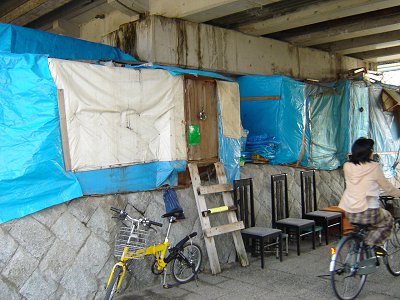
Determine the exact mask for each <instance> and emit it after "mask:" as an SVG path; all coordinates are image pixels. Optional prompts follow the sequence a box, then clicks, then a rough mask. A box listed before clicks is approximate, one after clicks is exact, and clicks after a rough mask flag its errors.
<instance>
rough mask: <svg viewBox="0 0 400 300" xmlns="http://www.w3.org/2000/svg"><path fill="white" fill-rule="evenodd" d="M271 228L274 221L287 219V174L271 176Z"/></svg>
mask: <svg viewBox="0 0 400 300" xmlns="http://www.w3.org/2000/svg"><path fill="white" fill-rule="evenodd" d="M271 199H272V203H271V210H272V227H275V225H276V221H279V220H281V219H285V218H289V203H288V190H287V174H285V173H282V174H276V175H271Z"/></svg>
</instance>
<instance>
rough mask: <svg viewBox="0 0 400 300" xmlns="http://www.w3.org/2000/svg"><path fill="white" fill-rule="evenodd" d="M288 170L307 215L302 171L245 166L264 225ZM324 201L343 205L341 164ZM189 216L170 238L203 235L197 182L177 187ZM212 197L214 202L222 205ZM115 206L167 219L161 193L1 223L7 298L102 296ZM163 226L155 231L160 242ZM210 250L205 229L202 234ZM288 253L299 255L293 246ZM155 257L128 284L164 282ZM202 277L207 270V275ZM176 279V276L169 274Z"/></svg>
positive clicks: (325, 182) (324, 185)
mask: <svg viewBox="0 0 400 300" xmlns="http://www.w3.org/2000/svg"><path fill="white" fill-rule="evenodd" d="M281 172H286V173H288V178H289V189H290V197H291V199H292V203H291V207H292V208H291V214H292V216H294V217H296V216H300V187H299V180H300V179H299V178H300V177H299V172H300V169H297V168H296V169H294V168H290V167H286V166H269V165H252V164H248V165H246V166H244V167H243V168H242V178H248V177H252V178H253V179H254V192H255V200H256V203H257V206H258V207H259V209H258V210H257V212H258V215H257V225H267V226H268V225H270V222H271V212H270V210H271V205H270V203H271V200H270V179H269V178H270V175H271V174H277V173H281ZM317 182H318V185H317V186H318V197H319V203H320V204H319V205H320V207H325V206H329V205H336V204H337V203H338V199H339V198H340V195H341V193H342V190H343V177H342V171H341V170H335V171H330V172H328V171H319V172H317ZM177 194H178V198H179V201H180V203H181V205H182V207H183V208H184V210H185V216H186V219H185V220H182V221H181V222H179V223H177V224H175V225H174V227H173V232H172V235H171V243H172V244H174V243H176V242H177V241H178V240H179V239H180V238H181V237H182V236H183V235H185V234H187V233H190V232H192V231H198V232H199V233H201V228H200V223H199V219H198V213H197V209H196V205H195V200H194V195H193V190H192V188H191V187H190V188H187V189H182V190H178V191H177ZM220 201H222V200H221V199H219V198H215V197H214V198H211V199H208V203H209V207H215V206H218V205H221V203H222V202H220ZM110 206H114V207H120V208H124V209H126V210H127V211H128V212H129V213H130V214H132V215H133V216H141V215H145V216H147V217H149V218H151V219H153V220H156V221H161V218H160V216H161V215H162V214H163V213H164V212H165V209H164V202H163V200H162V193H161V191H152V192H142V193H130V194H124V195H121V194H118V195H108V196H99V197H82V198H80V199H75V200H72V201H70V202H68V203H64V204H61V205H57V206H54V207H51V208H48V209H46V210H43V211H41V212H38V213H35V214H32V215H29V216H27V217H24V218H21V219H17V220H13V221H10V222H7V223H4V224H2V225H0V295H1V296H0V299H7V300H10V299H30V300H32V299H102V297H103V296H104V285H105V283H106V280H107V278H108V274H109V271H110V270H111V268H112V265H113V263H114V261H115V260H114V257H113V244H114V237H115V234H116V232H117V230H118V222H117V221H116V219H111V215H112V214H111V211H110V210H109V208H110ZM224 217H226V216H224V215H223V214H219V215H215V216H213V219H212V220H211V222H212V225H217V224H223V223H225V222H226V220H224ZM164 225H165V226H164V227H163V228H162V229H161V230H159V232H158V233H157V234H156V235H155V236H154V239H155V240H160V239H162V237H163V234H165V230H166V222H165V221H164ZM195 241H196V242H197V243H199V244H200V245H201V247H202V249H203V252H204V255H205V262H204V267H205V268H206V270H207V269H208V268H209V264H208V258H207V252H206V249H205V245H204V242H203V238H202V235H201V234H199V236H198V237H196V238H195ZM216 243H217V249H218V254H219V258H220V262H221V265H222V268H224V265H225V264H227V263H230V262H233V261H234V260H235V253H234V250H233V249H234V246H233V241H232V239H231V237H230V235H223V236H219V237H217V238H216ZM289 255H296V254H295V253H294V252H290V253H289ZM151 263H152V259H144V260H138V261H135V263H134V264H133V266H134V269H133V272H132V275H128V278H127V279H128V280H127V281H126V283H125V286H124V288H126V289H128V290H132V289H141V288H144V287H145V286H146V285H150V284H157V283H160V278H158V277H157V276H155V275H153V274H152V273H151V271H150V266H151ZM200 276H201V275H200ZM169 280H173V279H172V278H169Z"/></svg>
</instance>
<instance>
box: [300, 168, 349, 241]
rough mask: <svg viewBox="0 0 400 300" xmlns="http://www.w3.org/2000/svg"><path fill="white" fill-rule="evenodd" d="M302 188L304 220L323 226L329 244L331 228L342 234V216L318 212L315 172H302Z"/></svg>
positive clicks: (336, 213)
mask: <svg viewBox="0 0 400 300" xmlns="http://www.w3.org/2000/svg"><path fill="white" fill-rule="evenodd" d="M300 187H301V215H302V218H304V219H310V220H314V221H315V224H316V225H317V226H321V227H322V229H323V232H324V234H325V243H326V244H327V245H328V244H329V232H328V229H329V228H331V227H335V226H336V227H338V232H339V234H340V235H341V232H342V226H343V225H342V224H343V222H342V214H341V213H339V212H329V211H322V210H318V204H317V192H316V183H315V171H314V170H310V171H300Z"/></svg>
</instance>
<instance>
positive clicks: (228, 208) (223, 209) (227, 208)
mask: <svg viewBox="0 0 400 300" xmlns="http://www.w3.org/2000/svg"><path fill="white" fill-rule="evenodd" d="M232 210H237V207H236V206H226V205H224V206H220V207H214V208H209V209H207V210H205V211H202V212H201V214H202V215H203V217H207V216H208V215H212V214H218V213H222V212H227V211H232Z"/></svg>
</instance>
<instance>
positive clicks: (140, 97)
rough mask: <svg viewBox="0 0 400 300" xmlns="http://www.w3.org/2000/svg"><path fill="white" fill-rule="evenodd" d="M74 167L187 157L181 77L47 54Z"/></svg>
mask: <svg viewBox="0 0 400 300" xmlns="http://www.w3.org/2000/svg"><path fill="white" fill-rule="evenodd" d="M49 67H50V71H51V74H52V76H53V78H54V81H55V83H56V86H57V89H62V90H63V91H64V101H65V110H66V123H67V124H66V125H67V132H68V143H69V150H70V157H71V168H72V170H73V171H78V170H79V171H84V170H95V169H102V168H109V167H117V166H126V165H131V164H136V163H145V162H153V161H172V160H186V159H187V150H186V140H185V125H184V94H183V77H182V76H172V75H170V74H169V73H168V72H166V71H164V70H154V69H140V70H137V69H129V68H119V67H106V66H100V65H93V64H88V63H82V62H72V61H65V60H59V59H49Z"/></svg>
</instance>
